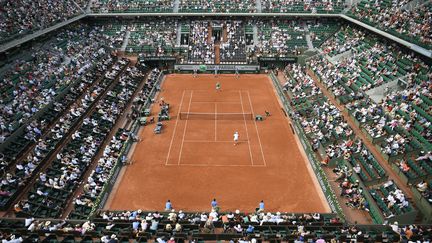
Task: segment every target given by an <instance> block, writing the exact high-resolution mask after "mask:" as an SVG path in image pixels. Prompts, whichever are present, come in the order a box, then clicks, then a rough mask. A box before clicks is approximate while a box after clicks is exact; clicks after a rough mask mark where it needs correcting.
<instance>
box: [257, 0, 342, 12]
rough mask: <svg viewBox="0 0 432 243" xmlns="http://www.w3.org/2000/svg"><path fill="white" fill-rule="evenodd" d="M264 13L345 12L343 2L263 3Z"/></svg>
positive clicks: (285, 0)
mask: <svg viewBox="0 0 432 243" xmlns="http://www.w3.org/2000/svg"><path fill="white" fill-rule="evenodd" d="M261 4H262V11H263V12H269V13H279V12H281V13H339V12H341V11H342V10H343V1H340V0H336V1H313V2H312V1H298V0H295V1H288V0H264V1H261Z"/></svg>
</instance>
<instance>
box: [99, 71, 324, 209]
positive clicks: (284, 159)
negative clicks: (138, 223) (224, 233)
mask: <svg viewBox="0 0 432 243" xmlns="http://www.w3.org/2000/svg"><path fill="white" fill-rule="evenodd" d="M217 82H220V84H221V87H222V88H221V90H220V91H216V88H215V84H216V83H217ZM161 98H162V99H163V100H164V101H165V102H167V103H168V104H169V105H170V110H169V112H170V116H171V119H170V120H169V121H164V122H163V127H164V128H163V130H162V133H161V134H154V133H153V128H154V124H153V125H148V126H145V127H144V128H143V129H142V130H141V132H140V134H139V136H140V138H141V141H140V142H139V143H138V144H137V145H136V146H135V149H134V151H133V154H132V158H131V160H132V161H133V163H132V164H131V165H129V166H127V167H126V168H125V169H124V173H122V175H121V177H120V178H119V180H118V182H117V185H116V186H115V188H114V190H113V192H112V193H111V198H110V200H109V201H108V203H107V205H106V208H107V209H110V210H122V209H129V210H132V209H143V210H162V209H163V207H164V202H165V201H166V200H167V199H170V200H171V201H172V203H173V207H174V208H177V209H182V210H185V211H197V210H198V211H203V210H207V211H208V210H209V209H210V202H211V200H212V199H213V198H216V199H217V200H218V202H219V204H220V206H221V208H222V210H224V211H231V210H235V209H240V210H242V211H247V212H250V211H252V210H254V209H255V208H256V207H257V206H258V203H259V202H260V201H261V200H264V201H265V203H266V210H268V211H284V212H285V211H286V212H322V213H325V212H330V209H329V207H328V205H327V202H326V200H325V198H324V196H323V193H322V191H321V189H320V188H319V185H318V184H317V182H316V179H315V176H314V175H313V172H312V171H311V170H310V169H309V168H308V164H307V163H308V162H307V161H305V160H304V157H303V156H302V154H301V151H300V150H299V147H298V144H297V143H296V141H295V138H294V136H295V135H294V134H292V131H291V129H290V127H289V123H288V121H287V118H286V117H285V116H284V113H283V112H282V110H281V109H280V105H279V103H278V100H277V97H276V95H275V93H274V91H273V87H272V84H271V82H270V80H269V78H268V77H267V76H266V75H241V76H240V78H236V77H235V75H220V76H219V77H217V78H216V77H214V76H213V75H199V76H198V77H197V78H194V77H192V75H186V74H173V75H168V76H167V77H166V79H165V80H164V81H163V84H162V90H161V93H160V94H159V96H158V100H160V99H161ZM159 110H160V107H159V105H158V104H154V105H153V107H152V110H151V116H157V114H158V112H159ZM265 111H269V112H270V114H271V116H270V117H268V118H267V119H265V120H264V121H256V120H255V119H254V118H255V116H256V115H258V114H259V115H264V114H265ZM236 131H237V132H238V133H239V134H240V139H239V143H238V145H234V142H233V134H234V132H236ZM239 205H241V208H238V207H239Z"/></svg>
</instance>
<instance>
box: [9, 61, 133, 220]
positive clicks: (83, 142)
mask: <svg viewBox="0 0 432 243" xmlns="http://www.w3.org/2000/svg"><path fill="white" fill-rule="evenodd" d="M128 63H129V61H128V60H123V59H119V60H118V61H117V62H116V63H115V64H114V66H113V67H112V69H111V70H110V71H108V72H106V73H105V75H104V80H103V81H102V82H104V81H105V80H107V82H108V83H112V82H113V81H114V80H115V79H116V77H117V76H118V75H119V74H120V73H121V72H122V70H123V69H124V68H125V66H126V65H127V64H128ZM129 72H131V70H130V69H129V68H127V70H126V73H125V74H123V75H124V76H123V75H122V76H121V77H120V80H119V81H118V82H117V83H116V85H115V86H114V87H113V88H112V89H111V90H108V91H106V96H105V97H104V99H101V100H99V101H98V102H97V104H95V107H94V112H93V113H92V114H91V115H89V116H87V117H85V118H84V119H83V122H82V124H81V127H79V128H78V129H77V130H76V131H75V132H74V133H73V134H72V135H71V140H70V141H69V142H68V143H66V144H64V145H63V147H62V148H61V150H60V151H59V152H58V153H57V154H56V156H55V159H54V161H52V162H51V164H50V166H49V167H48V168H47V169H46V170H44V171H42V172H41V173H40V174H39V176H38V178H37V180H36V183H35V185H34V186H33V189H32V190H31V191H30V192H29V193H28V194H27V195H26V197H25V198H27V199H28V201H21V203H20V204H18V205H16V206H15V213H16V214H17V215H20V214H24V215H33V216H38V217H41V216H42V217H44V216H45V217H59V216H60V215H61V213H62V209H63V207H64V206H65V205H66V204H67V202H68V201H67V199H68V198H69V196H70V195H71V194H72V193H73V192H74V190H75V188H76V187H77V186H78V185H79V183H78V182H79V180H80V178H81V177H82V175H83V174H84V173H85V172H86V170H87V168H88V167H89V165H90V164H91V163H92V160H93V158H94V157H95V155H96V154H97V152H98V151H99V149H100V146H101V145H102V143H103V140H104V138H105V137H106V136H107V135H108V133H109V132H110V129H111V128H112V127H113V126H114V124H115V122H116V121H117V119H118V117H119V116H120V115H121V113H122V112H123V109H124V107H125V106H126V104H127V101H128V99H130V97H131V96H132V93H133V90H134V88H135V87H136V83H134V82H132V81H131V80H129V78H131V77H129V76H128V74H129ZM55 195H58V196H57V197H56V196H55ZM22 205H24V206H22ZM25 205H28V206H27V207H26V206H25Z"/></svg>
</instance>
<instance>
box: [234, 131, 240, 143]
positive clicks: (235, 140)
mask: <svg viewBox="0 0 432 243" xmlns="http://www.w3.org/2000/svg"><path fill="white" fill-rule="evenodd" d="M238 139H239V133H238V132H235V133H234V146H236V145H237V144H238Z"/></svg>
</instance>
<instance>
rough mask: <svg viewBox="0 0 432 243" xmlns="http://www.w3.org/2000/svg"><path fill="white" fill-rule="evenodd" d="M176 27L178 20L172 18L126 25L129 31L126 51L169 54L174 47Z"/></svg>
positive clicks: (160, 54) (151, 54)
mask: <svg viewBox="0 0 432 243" xmlns="http://www.w3.org/2000/svg"><path fill="white" fill-rule="evenodd" d="M177 27H178V22H177V21H174V20H166V21H158V22H153V21H150V22H138V23H134V24H132V25H130V26H129V27H128V30H129V31H130V32H131V33H130V37H129V42H128V45H127V47H126V51H128V52H137V53H144V55H150V56H164V55H171V54H172V53H173V52H174V51H175V47H176V42H177Z"/></svg>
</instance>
